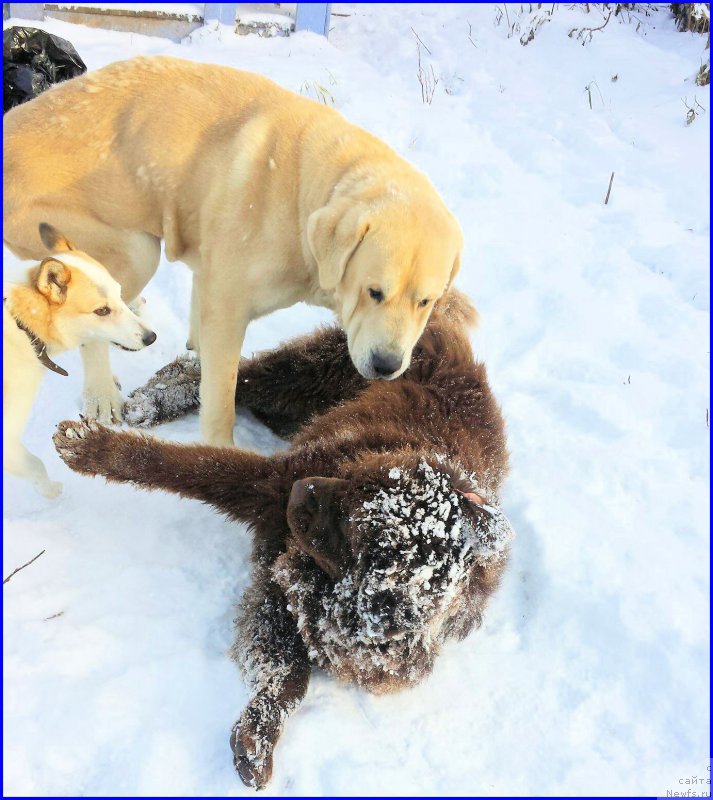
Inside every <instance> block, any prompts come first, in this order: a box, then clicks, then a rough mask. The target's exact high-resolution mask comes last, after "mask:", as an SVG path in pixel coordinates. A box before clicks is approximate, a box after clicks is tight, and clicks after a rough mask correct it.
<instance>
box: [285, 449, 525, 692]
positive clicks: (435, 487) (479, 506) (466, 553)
mask: <svg viewBox="0 0 713 800" xmlns="http://www.w3.org/2000/svg"><path fill="white" fill-rule="evenodd" d="M288 522H289V525H290V529H291V531H292V537H293V538H292V539H291V540H290V543H289V546H288V549H287V552H286V553H285V554H284V555H282V556H281V557H280V558H279V559H278V560H277V562H276V564H275V567H274V576H275V580H276V581H277V582H278V584H279V585H280V586H281V588H282V589H283V591H284V592H285V594H286V596H287V600H288V603H289V604H290V609H291V611H292V614H293V615H294V617H295V620H296V622H297V625H298V627H299V630H300V634H301V636H302V638H303V640H304V641H305V644H306V645H307V649H308V650H309V651H310V655H311V657H312V659H313V661H315V662H316V663H318V664H319V665H320V666H322V667H325V668H327V669H330V670H331V671H333V672H335V673H336V674H337V675H338V676H339V677H341V678H343V679H346V680H351V681H355V682H356V683H358V684H360V685H361V686H363V687H365V688H367V689H369V690H370V691H373V692H384V691H392V690H395V689H398V688H401V687H403V686H407V685H412V684H414V683H416V682H418V681H419V680H420V679H421V678H422V677H424V676H425V675H427V674H428V673H429V672H430V670H431V668H432V665H433V661H434V659H435V657H436V655H437V653H438V650H439V648H440V645H441V643H442V642H443V640H444V639H446V638H449V637H459V638H461V637H463V636H464V635H466V634H467V633H468V631H469V630H470V629H471V628H472V626H473V625H474V624H476V623H477V622H478V621H479V619H480V612H481V610H482V607H483V605H484V602H485V600H486V598H487V596H488V595H489V594H490V592H491V591H492V590H493V589H494V588H495V586H496V585H497V582H498V579H499V576H500V573H501V572H502V570H503V568H504V566H505V563H506V560H507V550H508V541H509V539H510V536H511V530H510V527H509V525H508V523H507V521H506V519H505V517H504V516H503V515H502V513H501V512H500V510H499V509H498V508H497V507H496V506H491V505H489V504H488V502H487V501H486V498H485V497H484V496H483V495H482V494H479V493H478V492H476V491H475V490H474V489H473V481H472V480H471V479H469V478H467V477H465V476H463V475H462V473H458V474H456V473H455V471H454V470H453V469H452V468H450V467H448V466H444V465H443V464H440V463H438V462H437V461H435V462H433V463H428V462H427V461H425V460H420V461H412V462H411V463H406V464H401V465H400V466H398V467H396V466H393V467H388V465H387V466H384V465H381V466H380V467H379V468H378V469H375V470H373V471H372V472H371V474H363V473H362V474H360V475H359V476H358V477H355V478H353V479H350V480H341V479H335V478H310V479H306V480H300V481H297V482H296V483H295V484H294V486H293V489H292V495H291V497H290V502H289V507H288Z"/></svg>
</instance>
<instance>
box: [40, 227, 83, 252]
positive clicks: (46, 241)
mask: <svg viewBox="0 0 713 800" xmlns="http://www.w3.org/2000/svg"><path fill="white" fill-rule="evenodd" d="M39 229H40V239H42V244H43V245H44V246H45V247H46V248H47V249H48V250H49V251H50V253H64V252H66V251H67V250H76V247H75V246H74V245H73V244H72V243H71V242H70V241H69V239H67V237H66V236H63V235H62V234H61V233H60V232H59V231H58V230H57V229H56V228H53V227H52V226H51V225H50V224H49V223H47V222H40V226H39Z"/></svg>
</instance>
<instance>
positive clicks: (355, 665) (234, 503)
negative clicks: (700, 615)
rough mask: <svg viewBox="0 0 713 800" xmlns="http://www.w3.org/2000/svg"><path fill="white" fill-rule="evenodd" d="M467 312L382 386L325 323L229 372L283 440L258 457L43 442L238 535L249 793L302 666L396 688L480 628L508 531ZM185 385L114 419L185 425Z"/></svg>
mask: <svg viewBox="0 0 713 800" xmlns="http://www.w3.org/2000/svg"><path fill="white" fill-rule="evenodd" d="M474 313H475V312H474V310H473V308H472V306H470V304H469V303H468V302H467V300H466V299H465V298H464V297H463V296H462V295H460V294H459V293H457V292H455V291H451V292H450V293H449V294H448V295H446V297H444V298H443V299H442V301H441V302H440V303H439V304H438V306H437V307H436V309H435V310H434V312H433V315H432V318H431V321H430V322H429V325H428V326H427V328H426V331H425V332H424V335H423V336H422V338H421V340H420V341H419V343H418V345H417V347H416V349H415V351H414V357H413V360H412V364H411V367H410V368H409V370H408V371H407V372H406V373H405V374H404V375H403V376H402V377H401V378H399V379H397V380H394V381H373V382H371V383H367V382H366V381H365V380H364V379H363V378H361V377H360V376H359V375H358V373H357V372H356V370H355V369H354V367H353V365H352V363H351V360H350V358H349V353H348V349H347V345H346V339H345V335H344V333H343V332H342V331H340V330H339V329H337V328H326V329H323V330H321V331H319V332H318V333H317V334H314V335H312V336H308V337H303V338H301V339H297V340H294V341H293V342H290V343H288V344H286V345H284V346H282V347H280V348H278V349H277V350H275V351H272V352H270V353H265V354H262V355H261V356H259V357H256V358H254V359H252V360H250V361H247V362H246V363H244V364H242V365H241V370H240V381H239V383H238V388H237V393H236V402H237V403H238V404H241V405H244V406H247V407H248V408H250V409H251V410H252V411H253V413H254V414H255V415H256V416H257V417H258V418H259V419H261V420H262V421H264V422H265V423H266V424H267V425H268V426H269V427H270V428H271V429H272V430H273V431H275V432H277V433H279V434H281V435H286V436H293V439H292V443H291V447H290V449H289V450H288V451H286V452H283V453H277V454H275V455H274V456H269V457H268V456H261V455H257V454H255V453H248V452H244V451H240V450H237V449H231V448H227V449H223V448H213V447H207V446H202V445H177V444H171V443H168V442H160V441H158V440H156V439H154V438H152V437H148V436H145V435H143V436H142V435H136V434H132V433H116V432H112V431H110V430H108V429H107V428H103V427H101V426H98V425H95V424H82V423H70V422H65V423H61V424H60V426H59V430H58V432H57V433H56V434H55V443H56V446H57V450H58V452H59V453H60V455H61V457H62V458H63V459H64V461H65V462H66V463H67V464H68V465H69V466H70V467H72V468H73V469H75V470H77V471H79V472H84V473H86V474H90V475H95V474H100V475H104V476H106V477H107V478H108V479H109V480H115V481H124V482H130V483H132V484H133V485H135V486H137V487H140V488H148V489H153V488H160V489H164V490H166V491H171V492H175V493H177V494H179V495H181V496H184V497H194V498H197V499H200V500H202V501H204V502H207V503H210V504H211V505H213V506H214V507H216V508H217V509H219V510H220V511H222V512H224V513H226V514H228V515H229V516H231V517H232V518H234V519H236V520H241V521H245V522H248V523H250V525H251V527H252V530H253V560H254V562H255V569H254V574H253V583H252V586H251V587H250V589H248V591H247V592H246V594H245V597H244V598H243V601H242V603H241V606H240V608H239V612H238V618H237V620H236V623H237V636H236V642H235V646H234V648H233V653H234V656H235V658H236V660H237V661H238V662H239V663H240V665H241V666H242V668H243V671H244V673H245V675H246V677H247V679H248V681H249V682H250V684H251V686H252V690H253V696H252V699H251V701H250V703H249V705H248V706H247V708H246V709H245V710H244V711H243V714H242V715H241V717H240V719H239V720H238V722H237V723H236V725H235V728H234V729H233V735H232V738H231V744H232V747H233V752H234V757H235V765H236V768H237V769H238V772H239V773H240V776H241V778H242V779H243V781H244V782H245V783H246V784H248V785H251V786H258V787H260V786H264V785H265V784H266V783H267V782H268V781H269V779H270V775H271V773H272V760H273V751H274V747H275V745H276V743H277V740H278V739H279V736H280V733H281V731H282V728H283V726H284V723H285V721H286V719H287V718H288V716H289V714H291V713H292V712H293V711H294V710H295V709H296V708H297V707H298V705H299V703H300V702H301V700H302V698H303V697H304V694H305V692H306V691H307V686H308V683H309V674H310V669H311V666H312V665H318V666H320V667H322V668H324V669H326V670H328V671H330V672H331V673H332V674H333V675H335V676H336V677H337V678H339V679H341V680H345V681H352V682H356V683H357V684H359V685H360V686H362V687H363V688H365V689H367V690H369V691H371V692H376V693H382V692H388V691H394V690H396V689H400V688H403V687H406V686H410V685H413V684H415V683H417V682H418V681H420V680H421V679H423V678H424V677H425V676H426V675H428V674H429V673H430V671H431V669H432V667H433V664H434V660H435V658H436V657H437V655H438V652H439V650H440V648H441V646H442V644H443V643H444V642H445V641H446V640H448V639H461V638H463V637H464V636H466V635H467V634H468V633H469V632H470V631H471V630H472V628H473V627H474V626H476V625H478V624H480V621H481V618H482V613H483V609H484V606H485V603H486V600H487V598H488V597H489V595H490V594H491V593H492V592H493V591H494V590H495V589H496V588H497V585H498V582H499V580H500V577H501V575H502V572H503V570H504V568H505V566H506V563H507V555H508V541H509V539H510V537H511V531H510V527H509V525H508V523H507V521H506V519H505V517H504V516H503V514H502V512H501V510H500V508H499V501H498V491H499V487H500V484H501V482H502V480H503V478H504V476H505V473H506V471H507V450H506V445H505V432H504V424H503V419H502V416H501V414H500V410H499V408H498V406H497V404H496V403H495V400H494V399H493V397H492V394H491V392H490V388H489V386H488V382H487V377H486V373H485V368H484V366H483V365H482V364H479V363H477V362H475V361H474V359H473V355H472V351H471V349H470V343H469V341H468V335H467V325H468V324H469V323H470V322H472V320H473V318H474ZM183 363H186V369H182V368H181V366H182V364H183ZM199 380H200V363H199V362H198V361H195V360H193V361H191V362H181V361H178V362H174V363H173V364H171V365H169V366H168V367H165V368H164V369H163V370H161V371H160V373H159V374H158V375H157V376H156V377H155V378H154V379H152V381H150V382H149V384H148V385H147V386H145V387H142V388H141V389H140V390H137V392H135V393H134V395H133V397H134V400H133V401H130V404H129V405H130V408H129V409H128V411H129V414H128V416H129V418H130V419H132V420H134V422H136V423H137V424H146V425H150V424H152V423H155V422H159V421H161V420H162V419H166V418H168V417H170V418H174V417H176V416H178V415H180V414H181V413H185V411H187V410H188V409H191V408H194V407H195V404H196V402H197V397H198V395H197V387H198V382H199Z"/></svg>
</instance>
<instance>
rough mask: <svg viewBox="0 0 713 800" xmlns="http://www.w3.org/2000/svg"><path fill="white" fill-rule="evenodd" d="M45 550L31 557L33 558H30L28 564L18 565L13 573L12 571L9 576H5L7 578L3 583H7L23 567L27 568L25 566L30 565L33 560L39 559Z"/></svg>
mask: <svg viewBox="0 0 713 800" xmlns="http://www.w3.org/2000/svg"><path fill="white" fill-rule="evenodd" d="M44 552H45V551H44V550H43V551H42V552H41V553H38V554H37V555H36V556H35V557H34V558H31V559H30V560H29V561H28V562H27V563H26V564H23V565H22V566H21V567H17V569H14V570H13V571H12V572H11V573H10V574H9V575H8V576H7V578H5V580H4V581H3V584H6V583H7V582H8V581H9V580H10V578H12V576H13V575H15V574H16V573H18V572H19V571H20V570H21V569H25V567H29V566H30V564H31V563H32V562H33V561H37V559H38V558H39V557H40V556H41V555H42V553H44Z"/></svg>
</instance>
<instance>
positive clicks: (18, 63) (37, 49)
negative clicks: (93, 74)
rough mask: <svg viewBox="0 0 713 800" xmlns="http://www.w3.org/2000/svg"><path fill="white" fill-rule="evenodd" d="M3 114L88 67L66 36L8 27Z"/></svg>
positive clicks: (37, 29)
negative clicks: (63, 37)
mask: <svg viewBox="0 0 713 800" xmlns="http://www.w3.org/2000/svg"><path fill="white" fill-rule="evenodd" d="M2 54H3V114H4V113H5V112H6V111H9V110H10V109H11V108H13V107H14V106H19V105H20V103H26V102H27V101H28V100H32V98H33V97H37V95H38V94H42V92H44V91H45V89H49V87H50V86H52V84H55V83H61V82H62V81H66V80H67V79H68V78H75V77H76V76H77V75H81V74H82V73H83V72H86V71H87V67H86V65H85V64H84V62H83V61H82V59H81V58H80V57H79V53H77V51H76V50H75V49H74V47H72V45H71V44H70V43H69V42H68V41H67V40H66V39H61V38H60V37H59V36H53V35H52V34H51V33H47V31H43V30H40V29H39V28H17V27H16V28H8V29H7V30H5V31H3V35H2Z"/></svg>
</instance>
